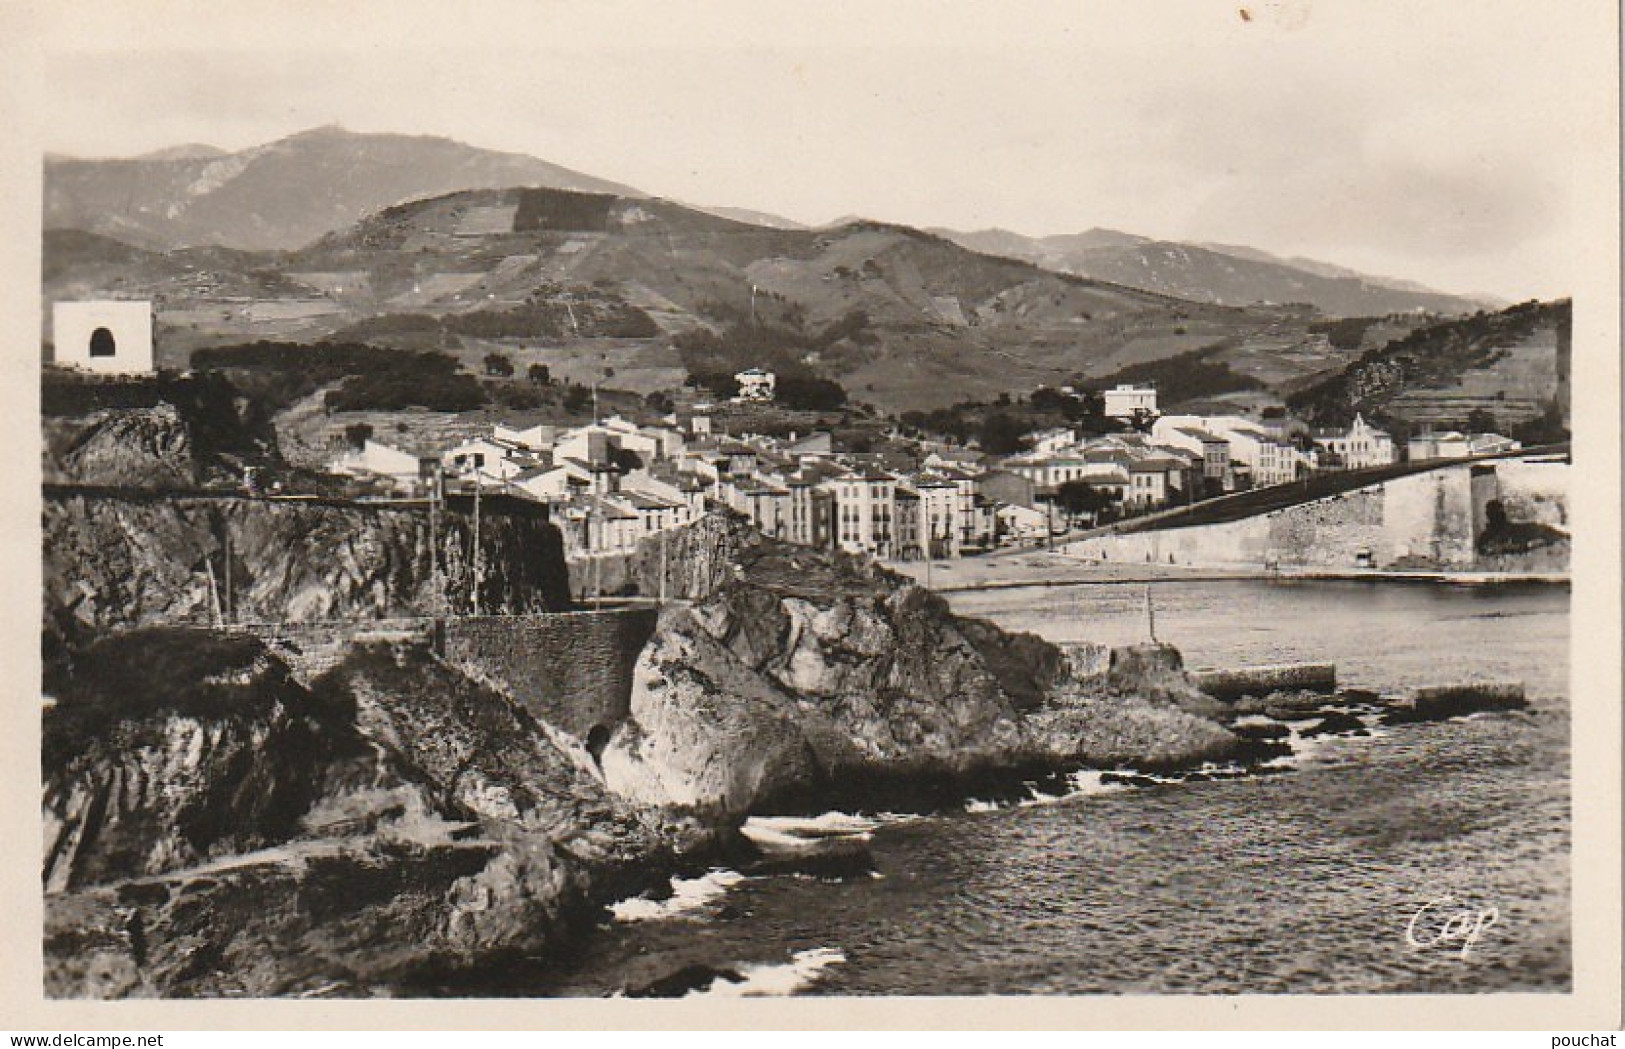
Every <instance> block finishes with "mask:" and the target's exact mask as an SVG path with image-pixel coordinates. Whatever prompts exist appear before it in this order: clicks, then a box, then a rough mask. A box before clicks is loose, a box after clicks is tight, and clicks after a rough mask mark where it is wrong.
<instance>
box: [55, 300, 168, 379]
mask: <svg viewBox="0 0 1625 1049" xmlns="http://www.w3.org/2000/svg"><path fill="white" fill-rule="evenodd" d="M153 326H154V325H153V314H152V303H151V302H146V301H141V302H115V301H111V300H105V301H100V302H58V303H55V304H54V305H53V306H52V309H51V339H52V343H53V344H54V348H55V354H54V356H53V360H54V363H56V364H57V365H60V366H62V367H66V368H78V369H81V370H83V371H89V372H96V373H97V374H99V375H146V374H149V373H150V372H151V371H152V370H153V336H152V332H153Z"/></svg>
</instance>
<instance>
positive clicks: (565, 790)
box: [44, 630, 713, 996]
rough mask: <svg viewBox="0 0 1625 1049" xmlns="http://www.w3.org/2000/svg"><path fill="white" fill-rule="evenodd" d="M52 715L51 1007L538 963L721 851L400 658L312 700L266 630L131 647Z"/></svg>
mask: <svg viewBox="0 0 1625 1049" xmlns="http://www.w3.org/2000/svg"><path fill="white" fill-rule="evenodd" d="M88 655H89V657H90V658H89V659H88V660H87V661H86V663H85V666H86V667H89V668H93V669H79V670H76V671H74V672H72V673H70V674H68V675H67V676H66V678H65V679H64V680H63V681H61V682H59V683H58V684H59V687H58V689H57V697H56V703H55V705H54V706H52V707H51V708H50V709H49V711H48V712H47V714H46V719H45V741H46V746H45V755H44V756H45V764H44V769H45V784H44V787H45V790H44V815H45V823H46V830H47V855H46V864H45V880H46V888H47V897H46V900H47V905H46V912H47V917H46V958H47V964H46V980H47V988H46V989H47V992H48V993H49V994H52V995H55V996H80V995H90V996H128V995H165V996H191V995H221V994H251V995H267V994H295V993H311V992H315V993H343V994H366V993H390V992H394V991H399V990H401V989H402V988H404V987H408V986H415V985H420V984H423V983H433V982H435V981H438V980H440V979H442V978H443V977H444V974H446V973H454V972H457V971H460V970H463V969H466V968H468V967H470V966H473V965H476V964H490V963H491V961H492V959H494V958H502V957H508V956H512V955H515V954H518V953H524V954H525V955H527V956H529V957H530V958H531V959H532V960H533V961H535V960H536V959H538V958H542V959H545V958H547V957H548V956H550V954H551V953H555V952H556V951H557V950H558V949H559V948H560V946H561V945H562V944H564V943H566V942H567V940H568V937H569V935H570V934H571V932H572V931H573V929H574V928H575V926H576V925H577V924H578V923H579V922H580V921H582V920H583V919H586V918H590V916H591V915H592V913H593V911H594V909H595V908H596V907H598V906H601V905H602V904H603V903H605V902H607V900H608V899H611V898H618V897H620V896H624V895H626V894H628V893H631V892H635V891H638V890H640V889H642V888H646V887H648V886H649V885H650V884H652V882H653V881H654V880H655V879H656V878H658V877H660V876H661V872H663V871H667V870H669V869H670V868H671V867H672V866H673V865H674V864H676V863H678V862H679V861H680V860H681V858H682V857H683V856H685V855H688V854H696V853H698V852H699V851H701V850H704V849H706V848H708V847H710V845H711V844H712V842H713V835H712V832H711V830H709V829H708V828H706V827H705V826H702V825H701V824H698V823H696V822H694V821H693V820H690V819H687V818H685V817H683V816H682V815H680V814H673V813H669V812H663V811H659V810H653V809H648V808H644V807H639V806H636V805H632V804H629V803H627V802H625V801H623V800H621V799H619V798H617V797H615V796H614V795H612V794H610V793H609V792H607V791H606V790H605V789H604V787H603V785H602V783H601V782H600V781H599V779H598V778H597V775H596V773H595V770H594V768H593V765H592V762H591V759H590V758H589V757H587V755H586V754H585V752H584V751H581V750H579V748H573V747H571V746H570V745H569V743H568V742H558V741H556V739H555V737H554V736H553V735H552V734H550V733H549V732H548V731H547V730H546V729H545V728H544V727H542V726H539V725H537V724H536V723H535V722H534V721H533V720H531V719H530V718H529V716H528V715H526V714H525V713H524V712H523V710H522V709H521V708H519V707H518V706H517V705H515V704H513V703H512V702H510V701H509V700H508V699H507V698H506V697H504V696H502V695H500V694H499V693H497V692H494V691H492V690H491V689H489V688H487V687H485V686H483V685H481V684H479V683H478V682H475V681H472V680H470V679H468V678H467V677H465V676H463V675H461V674H460V673H458V672H457V671H455V670H454V669H452V668H450V667H448V666H446V665H444V664H442V663H439V662H438V661H437V660H435V659H434V658H433V657H432V656H430V655H428V654H427V653H425V652H423V651H421V650H416V649H410V648H391V647H388V646H366V647H361V648H357V649H356V650H354V651H352V652H351V654H350V656H349V657H348V658H347V659H346V660H345V661H344V663H342V664H341V665H340V666H339V667H338V668H337V669H335V670H334V671H333V672H332V673H330V674H329V675H327V676H325V677H323V678H322V679H321V680H319V681H318V682H317V683H316V684H315V685H314V686H313V687H311V688H309V689H306V688H304V687H302V686H300V685H298V684H297V683H295V682H294V681H293V680H292V678H291V677H290V676H289V675H288V674H287V671H286V668H284V667H282V666H280V665H279V663H278V662H277V660H276V659H275V657H274V656H272V655H271V654H270V653H269V652H267V651H266V650H265V649H264V648H263V647H261V646H260V645H259V643H258V642H256V641H253V640H252V639H243V638H233V639H224V640H223V639H220V638H218V637H215V636H211V635H208V634H203V633H199V632H194V631H185V630H162V631H134V632H131V633H128V634H125V635H122V636H120V637H117V638H113V639H109V640H108V641H104V642H102V643H100V644H98V645H97V646H95V647H94V648H93V649H91V650H90V652H89V653H88Z"/></svg>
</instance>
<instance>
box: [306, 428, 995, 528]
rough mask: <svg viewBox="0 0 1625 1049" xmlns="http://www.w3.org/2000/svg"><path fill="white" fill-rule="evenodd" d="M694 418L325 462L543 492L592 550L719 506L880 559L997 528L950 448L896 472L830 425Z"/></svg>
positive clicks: (402, 481) (524, 432)
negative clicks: (735, 423) (689, 424)
mask: <svg viewBox="0 0 1625 1049" xmlns="http://www.w3.org/2000/svg"><path fill="white" fill-rule="evenodd" d="M698 429H699V430H701V431H702V432H695V430H694V429H692V428H691V429H690V430H688V431H683V430H679V429H677V428H675V427H664V426H640V425H637V424H635V423H631V422H628V421H626V420H624V419H618V418H612V419H606V420H603V421H601V422H595V423H591V424H588V425H585V426H579V427H575V428H572V429H568V430H560V429H557V428H555V427H550V426H536V427H531V428H528V429H516V428H511V427H507V426H502V425H500V424H499V425H497V426H495V427H493V429H492V431H491V433H490V434H489V435H485V436H481V437H477V438H474V439H471V440H467V441H464V442H462V443H461V444H458V445H456V446H455V447H451V448H448V449H445V450H444V451H443V452H441V453H439V454H438V455H435V456H430V457H428V458H427V459H425V458H424V457H420V456H417V455H414V454H412V453H410V452H406V451H403V450H400V449H398V448H395V447H392V446H390V445H388V444H386V443H384V442H381V441H377V440H373V439H371V438H368V439H367V440H366V441H365V443H364V444H363V446H362V447H361V448H360V449H357V450H353V451H350V452H347V453H345V454H344V455H342V456H340V457H339V458H338V459H337V460H335V461H334V462H333V463H332V465H331V468H332V469H333V470H334V472H337V473H344V474H350V475H355V476H367V477H372V478H381V479H384V480H386V481H389V482H391V483H392V484H393V485H394V486H395V487H396V488H397V489H398V490H400V491H402V492H419V493H421V492H423V491H424V490H425V489H426V488H427V487H429V486H430V485H432V484H435V483H442V484H450V485H453V486H456V487H459V488H462V489H473V490H478V491H480V492H483V493H485V494H487V495H495V494H498V493H501V494H505V495H515V496H522V497H526V498H531V499H535V500H538V501H541V502H545V503H547V504H548V506H549V507H550V512H551V514H552V516H553V519H554V521H555V522H556V523H558V524H559V526H560V527H561V529H562V530H563V532H564V534H565V539H566V543H567V545H568V547H569V548H570V549H572V550H576V551H582V552H587V553H614V552H621V551H626V550H630V549H632V548H633V547H634V546H635V545H636V544H637V542H638V540H639V539H641V538H642V537H644V536H646V535H650V534H653V533H656V532H660V531H663V530H665V529H668V528H675V527H678V526H681V525H683V524H686V523H688V522H689V521H692V520H694V519H695V518H696V517H698V516H699V515H700V514H702V513H704V512H705V511H706V509H707V508H709V507H714V506H723V507H728V508H729V509H732V510H735V511H737V512H739V513H742V514H744V515H746V516H747V517H749V518H750V519H751V521H752V522H753V523H754V524H755V525H756V526H757V527H758V528H759V529H761V531H762V532H764V533H765V534H767V535H770V536H775V537H777V538H781V539H784V540H787V541H789V542H794V543H801V544H804V545H807V546H816V547H825V548H833V549H841V550H848V551H852V552H855V553H858V552H861V553H867V554H872V555H874V556H877V557H882V558H898V559H908V558H917V557H923V556H926V554H927V552H928V551H929V552H930V554H931V555H932V556H936V557H954V556H958V555H959V554H961V553H963V552H965V551H967V550H977V549H988V548H990V547H992V546H993V545H994V543H995V541H996V539H997V535H998V516H997V507H996V506H995V504H994V502H993V501H992V500H990V499H988V498H987V497H985V496H984V495H983V494H982V492H981V489H980V485H979V484H978V474H979V472H980V471H973V470H967V469H963V468H961V466H960V465H959V464H958V463H957V462H954V461H951V460H950V459H949V458H940V457H928V458H927V461H926V463H925V464H924V465H923V466H922V467H921V468H920V469H918V470H913V471H907V472H892V471H887V470H883V469H880V468H879V467H877V466H876V465H874V464H872V463H868V462H865V461H863V458H864V457H862V456H844V455H837V454H836V453H835V451H834V448H833V444H832V440H831V437H830V435H829V434H827V433H815V434H812V435H810V436H805V437H801V438H796V437H795V436H794V435H792V436H791V437H790V438H787V439H785V438H772V437H761V436H753V437H747V438H734V437H729V436H725V435H713V434H710V433H705V432H703V429H704V427H703V426H702V427H699V428H698ZM437 479H439V480H437Z"/></svg>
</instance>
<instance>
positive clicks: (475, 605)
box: [468, 456, 485, 614]
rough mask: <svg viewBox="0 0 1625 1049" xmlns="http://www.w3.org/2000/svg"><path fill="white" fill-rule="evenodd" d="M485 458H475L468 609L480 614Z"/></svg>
mask: <svg viewBox="0 0 1625 1049" xmlns="http://www.w3.org/2000/svg"><path fill="white" fill-rule="evenodd" d="M484 465H485V460H484V458H483V457H481V456H477V457H476V458H475V460H474V555H473V557H471V558H470V559H469V572H468V610H469V612H470V613H474V614H478V613H479V610H480V575H481V570H482V567H483V566H482V564H481V561H482V558H481V553H480V488H481V484H480V473H481V467H482V466H484Z"/></svg>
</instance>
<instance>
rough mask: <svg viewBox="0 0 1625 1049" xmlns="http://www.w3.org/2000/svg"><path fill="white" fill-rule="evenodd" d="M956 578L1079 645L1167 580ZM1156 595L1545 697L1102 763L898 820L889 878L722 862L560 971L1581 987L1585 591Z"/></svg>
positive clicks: (1212, 654)
mask: <svg viewBox="0 0 1625 1049" xmlns="http://www.w3.org/2000/svg"><path fill="white" fill-rule="evenodd" d="M952 600H953V605H954V607H955V609H956V611H958V612H960V613H962V614H966V615H978V616H985V617H987V618H989V619H992V620H994V621H996V622H998V623H1000V624H1001V625H1003V626H1005V627H1008V628H1011V629H1017V630H1029V631H1033V632H1035V633H1039V634H1042V635H1043V636H1045V637H1048V638H1050V639H1052V640H1057V641H1068V640H1091V641H1104V642H1109V643H1113V644H1122V643H1129V642H1133V641H1137V640H1143V639H1144V638H1145V634H1146V617H1145V596H1144V591H1143V589H1142V587H1140V586H1139V585H1121V584H1103V585H1091V586H1075V587H1057V588H1034V589H1018V590H998V591H984V592H979V593H962V594H956V595H954V596H953V599H952ZM1153 604H1154V607H1155V612H1156V632H1157V636H1158V638H1159V639H1160V640H1163V641H1167V642H1170V643H1172V644H1175V645H1177V646H1178V647H1179V648H1180V649H1181V650H1182V651H1183V652H1184V654H1185V658H1186V661H1187V664H1188V665H1191V666H1203V665H1209V666H1235V665H1241V664H1248V663H1276V662H1289V661H1294V660H1314V661H1333V662H1335V663H1336V664H1337V665H1338V671H1339V677H1340V683H1341V684H1343V685H1344V686H1345V687H1354V688H1365V689H1371V690H1373V691H1378V692H1392V691H1397V690H1400V689H1403V688H1405V687H1407V686H1411V685H1417V684H1436V683H1446V682H1452V681H1460V680H1470V679H1474V678H1478V679H1496V680H1506V679H1515V680H1520V681H1522V682H1524V684H1525V686H1526V689H1527V694H1528V697H1529V700H1530V704H1531V706H1530V709H1529V710H1528V711H1520V712H1514V713H1502V714H1479V715H1474V716H1471V717H1467V718H1462V719H1456V720H1451V721H1445V722H1438V723H1431V724H1417V725H1402V726H1395V727H1391V728H1386V729H1383V730H1382V731H1380V732H1378V733H1376V734H1374V735H1372V736H1368V737H1354V738H1338V739H1332V740H1329V741H1325V742H1324V743H1322V744H1321V745H1318V746H1316V747H1315V748H1314V749H1313V750H1312V751H1311V752H1308V753H1306V754H1305V755H1303V756H1302V757H1301V759H1300V760H1298V761H1296V762H1294V763H1292V765H1291V767H1290V768H1287V769H1285V770H1281V771H1277V772H1275V773H1274V774H1257V775H1249V776H1243V777H1239V778H1214V779H1208V780H1199V781H1185V782H1179V781H1174V782H1166V783H1159V784H1154V785H1149V786H1135V787H1130V788H1126V789H1125V788H1113V789H1101V787H1102V785H1101V784H1098V783H1096V782H1094V779H1091V778H1090V777H1088V776H1083V777H1079V782H1078V784H1077V786H1078V788H1079V789H1077V790H1076V791H1075V792H1074V793H1073V794H1072V795H1071V796H1069V797H1065V798H1062V799H1059V800H1049V799H1047V798H1038V799H1035V800H1036V801H1039V802H1042V803H1038V804H1031V803H1030V804H1024V805H1006V806H995V805H990V804H980V805H978V804H974V803H972V804H969V805H967V806H966V809H967V811H962V812H955V813H952V814H947V815H939V816H931V817H920V818H909V819H880V820H878V821H873V822H874V823H875V826H873V828H872V829H868V830H866V831H865V833H866V834H867V835H868V841H867V845H868V847H869V849H870V850H871V852H872V854H873V856H874V861H875V868H876V871H875V874H874V875H873V876H867V877H858V878H853V879H848V880H844V881H825V880H819V879H816V878H808V877H798V876H793V875H792V876H774V877H761V878H739V877H737V876H730V875H728V874H722V873H713V874H712V875H711V876H709V878H708V880H707V881H706V883H705V887H706V890H707V891H705V892H694V893H685V894H679V895H680V896H682V897H683V901H684V905H683V906H672V907H669V908H668V909H666V910H665V911H657V912H656V913H653V914H648V913H644V912H643V911H642V910H639V909H638V908H635V907H634V908H632V909H631V911H630V912H629V913H627V914H626V915H624V916H623V917H625V918H636V919H637V920H616V919H615V918H614V917H611V918H609V919H607V920H606V922H605V923H604V925H603V926H602V927H601V928H600V929H599V930H597V932H596V933H595V934H594V935H592V936H591V937H590V938H589V939H588V940H587V941H586V943H585V945H584V948H583V950H582V952H581V954H580V956H579V957H577V958H575V959H573V960H572V962H571V964H570V965H569V967H568V969H567V970H566V971H562V972H560V973H558V974H557V975H556V976H554V977H550V978H549V979H548V980H547V981H546V983H545V985H544V986H538V987H536V988H534V992H535V993H538V994H576V995H579V994H587V995H604V994H615V993H618V992H620V991H622V990H624V989H626V988H629V987H638V986H643V985H646V984H648V983H650V982H653V981H655V980H658V979H659V978H661V977H662V976H665V975H667V974H670V973H672V972H675V971H679V970H683V969H685V968H687V967H695V968H697V969H702V970H703V969H714V970H716V971H718V972H721V973H726V974H728V975H727V976H725V977H719V978H717V979H715V980H713V981H711V982H710V983H709V984H708V985H706V984H704V981H701V982H700V984H701V985H699V986H697V987H696V988H695V989H694V990H693V991H692V992H691V993H695V994H718V995H721V994H751V993H811V994H913V995H921V994H924V995H934V994H1010V993H1037V994H1043V993H1067V994H1087V993H1134V992H1163V993H1249V992H1250V993H1328V992H1330V993H1362V992H1386V993H1407V992H1474V991H1507V990H1540V991H1559V990H1565V989H1568V988H1569V987H1570V986H1571V983H1570V980H1571V976H1570V964H1571V963H1570V931H1569V922H1570V870H1569V841H1570V820H1569V800H1570V799H1569V698H1568V693H1569V687H1568V637H1569V594H1568V591H1567V589H1566V588H1561V587H1539V586H1536V587H1504V586H1496V587H1453V586H1439V585H1419V584H1395V583H1375V582H1373V583H1329V582H1279V583H1273V582H1256V581H1227V582H1190V583H1181V582H1168V583H1159V584H1155V585H1154V587H1153ZM1616 698H1617V697H1616ZM1095 779H1098V777H1095ZM1107 786H1108V787H1109V785H1107Z"/></svg>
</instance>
